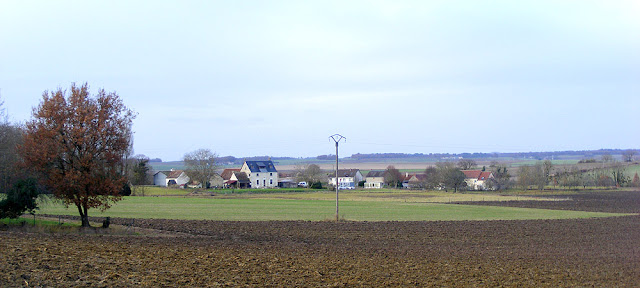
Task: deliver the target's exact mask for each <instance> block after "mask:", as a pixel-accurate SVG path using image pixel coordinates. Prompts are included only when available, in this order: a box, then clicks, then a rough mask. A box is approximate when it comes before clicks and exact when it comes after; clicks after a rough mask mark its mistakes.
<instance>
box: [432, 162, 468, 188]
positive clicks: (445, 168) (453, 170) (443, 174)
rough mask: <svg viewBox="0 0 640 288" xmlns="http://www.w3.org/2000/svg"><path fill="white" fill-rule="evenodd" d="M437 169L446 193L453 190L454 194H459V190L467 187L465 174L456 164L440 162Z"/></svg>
mask: <svg viewBox="0 0 640 288" xmlns="http://www.w3.org/2000/svg"><path fill="white" fill-rule="evenodd" d="M436 169H437V171H438V176H439V178H440V182H441V183H442V184H443V185H444V188H445V191H448V189H449V188H453V192H454V193H455V192H458V189H460V188H464V187H466V185H467V182H465V176H464V173H462V171H460V169H459V168H458V167H456V165H455V164H453V163H451V162H438V163H436Z"/></svg>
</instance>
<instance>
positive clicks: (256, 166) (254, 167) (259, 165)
mask: <svg viewBox="0 0 640 288" xmlns="http://www.w3.org/2000/svg"><path fill="white" fill-rule="evenodd" d="M245 163H247V167H249V170H250V171H251V172H252V173H254V172H278V171H277V170H276V166H274V165H273V162H271V160H269V161H246V162H245Z"/></svg>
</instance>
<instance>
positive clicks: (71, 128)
mask: <svg viewBox="0 0 640 288" xmlns="http://www.w3.org/2000/svg"><path fill="white" fill-rule="evenodd" d="M65 94H67V93H66V91H63V90H62V89H58V90H57V91H54V92H51V93H49V92H47V91H45V92H44V94H43V96H42V102H41V103H40V105H39V106H38V107H37V108H35V109H34V111H33V119H32V120H31V121H29V122H27V125H26V133H25V138H24V144H23V145H22V146H21V147H20V153H21V154H22V156H23V158H24V161H25V164H26V165H27V166H28V167H31V168H33V169H34V170H36V171H37V172H40V173H41V174H42V175H44V177H43V182H44V184H45V185H46V186H47V187H48V188H49V189H50V190H51V191H53V193H54V194H55V195H56V197H58V198H60V199H62V200H63V201H64V203H65V204H66V205H71V204H73V205H75V206H76V207H77V208H78V211H79V213H80V216H81V217H82V218H83V225H88V223H89V222H88V220H87V221H85V219H87V218H86V217H87V210H88V209H90V208H100V209H101V210H104V209H108V208H109V206H110V205H111V203H113V202H115V201H118V200H120V196H119V195H118V193H119V191H120V190H121V189H122V186H123V184H124V181H125V178H124V176H123V174H122V159H123V157H124V155H125V153H126V152H127V151H128V149H129V147H130V140H131V137H130V135H131V130H130V127H131V122H132V120H133V118H134V117H135V116H134V115H133V113H132V112H131V111H130V110H129V109H127V108H126V107H125V106H124V104H123V103H122V101H121V100H120V99H119V97H118V95H117V94H115V93H108V94H107V93H106V92H105V91H104V89H101V90H100V91H99V92H98V94H97V95H96V96H95V97H94V98H92V97H90V95H89V87H88V85H87V84H86V83H85V84H84V85H82V86H80V87H78V86H76V85H75V84H73V85H72V86H71V93H70V94H69V95H65Z"/></svg>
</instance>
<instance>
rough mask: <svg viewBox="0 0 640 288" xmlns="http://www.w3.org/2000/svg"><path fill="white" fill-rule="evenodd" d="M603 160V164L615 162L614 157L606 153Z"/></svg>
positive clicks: (602, 157)
mask: <svg viewBox="0 0 640 288" xmlns="http://www.w3.org/2000/svg"><path fill="white" fill-rule="evenodd" d="M601 160H602V163H609V162H613V156H611V154H609V153H604V154H602V156H601Z"/></svg>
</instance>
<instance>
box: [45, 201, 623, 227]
mask: <svg viewBox="0 0 640 288" xmlns="http://www.w3.org/2000/svg"><path fill="white" fill-rule="evenodd" d="M38 214H54V215H76V214H77V212H76V210H75V209H73V208H69V209H65V208H64V207H63V206H62V205H60V204H53V203H47V204H45V205H42V206H41V209H40V210H39V211H38ZM619 215H623V214H615V213H595V212H577V211H561V210H545V209H524V208H510V207H491V206H473V205H450V204H439V203H420V202H402V201H400V200H399V199H394V200H390V201H364V200H343V201H341V202H340V217H341V218H343V219H345V220H354V221H448V220H516V219H566V218H590V217H610V216H619ZM89 216H97V217H105V216H111V217H124V218H164V219H194V220H231V221H265V220H310V221H323V220H329V219H333V218H334V217H335V200H333V201H331V200H316V199H311V200H310V199H279V198H268V199H261V198H230V199H219V198H213V197H211V198H194V197H125V198H124V200H123V201H121V202H118V203H117V204H115V205H114V206H113V207H111V208H110V209H109V210H107V211H106V212H104V213H101V212H100V211H99V210H98V209H93V210H91V211H90V212H89Z"/></svg>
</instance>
